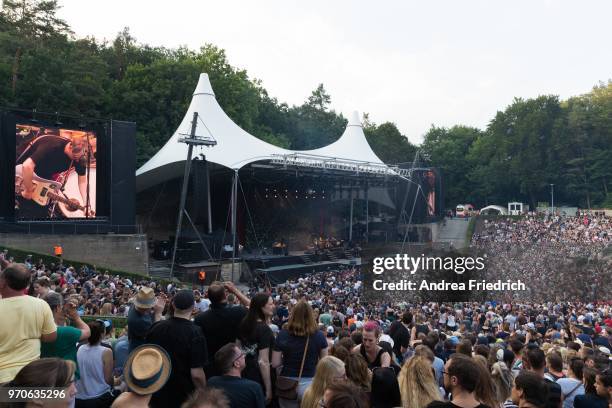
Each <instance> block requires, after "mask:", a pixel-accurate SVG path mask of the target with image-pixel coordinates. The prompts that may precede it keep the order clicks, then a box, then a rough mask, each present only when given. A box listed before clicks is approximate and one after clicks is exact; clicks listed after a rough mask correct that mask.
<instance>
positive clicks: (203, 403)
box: [181, 388, 230, 408]
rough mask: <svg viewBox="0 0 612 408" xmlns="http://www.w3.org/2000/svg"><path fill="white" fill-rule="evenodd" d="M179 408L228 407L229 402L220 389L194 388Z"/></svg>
mask: <svg viewBox="0 0 612 408" xmlns="http://www.w3.org/2000/svg"><path fill="white" fill-rule="evenodd" d="M181 408H230V402H229V400H228V399H227V397H226V396H225V394H224V393H223V391H221V390H220V389H217V388H206V389H204V390H196V391H195V392H194V393H193V394H192V395H191V396H190V397H189V399H188V400H187V401H185V402H184V403H183V405H181Z"/></svg>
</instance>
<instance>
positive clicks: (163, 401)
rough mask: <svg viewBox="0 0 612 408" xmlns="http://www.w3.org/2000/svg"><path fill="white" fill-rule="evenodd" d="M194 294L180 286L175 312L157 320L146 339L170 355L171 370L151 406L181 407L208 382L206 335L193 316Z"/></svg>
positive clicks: (153, 398)
mask: <svg viewBox="0 0 612 408" xmlns="http://www.w3.org/2000/svg"><path fill="white" fill-rule="evenodd" d="M193 305H194V298H193V292H192V291H191V290H181V291H179V292H178V293H177V294H176V295H175V296H174V298H173V299H172V306H173V307H174V315H173V316H172V317H170V318H169V319H167V320H162V321H159V322H156V323H154V324H153V326H151V329H150V330H149V333H148V334H147V336H146V339H145V340H146V342H147V343H151V344H156V345H158V346H160V347H162V348H163V349H164V350H166V352H168V354H169V355H170V358H171V361H172V372H171V374H170V378H169V379H168V381H167V382H166V384H164V386H163V387H162V388H161V389H159V390H158V391H157V392H155V393H154V394H153V397H152V398H151V407H153V408H155V407H163V408H168V407H177V408H178V407H179V406H180V405H181V404H182V403H183V402H184V401H185V400H186V399H187V398H188V397H189V395H190V394H191V393H192V392H193V391H194V390H195V389H203V388H204V387H205V386H206V376H205V374H204V366H205V365H206V362H207V355H208V353H207V351H206V346H207V345H206V339H205V338H204V335H203V334H202V330H201V329H200V328H199V327H198V326H196V325H195V324H194V323H193V322H192V321H191V320H190V319H191V313H192V311H193Z"/></svg>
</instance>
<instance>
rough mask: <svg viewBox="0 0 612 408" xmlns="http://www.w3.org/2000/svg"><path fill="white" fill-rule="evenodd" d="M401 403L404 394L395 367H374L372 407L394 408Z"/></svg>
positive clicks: (371, 394) (371, 393) (371, 395)
mask: <svg viewBox="0 0 612 408" xmlns="http://www.w3.org/2000/svg"><path fill="white" fill-rule="evenodd" d="M401 405H402V396H401V394H400V389H399V384H398V382H397V376H396V375H395V371H393V368H391V367H376V368H374V370H372V385H371V392H370V406H371V407H372V408H394V407H399V406H401Z"/></svg>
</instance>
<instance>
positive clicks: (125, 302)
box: [0, 217, 612, 408]
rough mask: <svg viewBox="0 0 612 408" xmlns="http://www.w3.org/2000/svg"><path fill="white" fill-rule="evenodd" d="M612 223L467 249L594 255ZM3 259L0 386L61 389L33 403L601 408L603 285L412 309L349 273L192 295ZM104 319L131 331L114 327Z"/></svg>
mask: <svg viewBox="0 0 612 408" xmlns="http://www.w3.org/2000/svg"><path fill="white" fill-rule="evenodd" d="M610 225H611V224H610V219H609V218H605V217H596V218H589V217H586V218H584V217H582V218H576V219H573V218H572V219H537V218H535V217H528V218H526V219H525V220H521V221H511V220H499V221H495V222H490V223H487V224H486V225H485V226H484V228H482V229H480V231H478V235H476V236H475V237H474V240H473V245H475V246H478V247H479V248H480V249H488V250H493V249H495V250H497V251H500V252H502V254H501V257H502V258H503V257H504V256H505V255H504V253H503V251H512V250H513V248H514V247H516V246H521V248H522V249H523V250H524V251H529V250H531V248H536V249H534V250H533V251H534V252H531V254H532V255H533V256H535V255H536V254H537V257H536V258H534V259H538V261H537V262H539V263H542V262H547V261H542V259H545V258H542V256H545V254H543V253H542V252H543V251H544V250H543V248H549V249H550V250H551V251H553V249H554V251H557V250H559V251H561V250H562V248H564V247H571V246H580V245H583V246H584V248H582V249H575V248H574V249H568V250H567V251H574V252H571V253H572V256H574V255H576V256H585V255H586V256H587V257H596V256H598V255H597V254H598V253H599V252H597V251H601V250H603V248H604V247H605V246H606V245H608V244H609V240H610ZM589 245H591V246H592V248H593V249H585V248H586V247H588V246H589ZM551 248H553V249H551ZM538 251H539V252H538ZM585 251H586V252H585ZM590 251H593V252H590ZM553 253H554V252H550V254H551V256H552V254H553ZM513 259H514V260H513V261H512V262H513V264H511V263H508V265H507V268H508V271H509V273H516V274H526V273H530V272H529V271H530V268H532V266H531V264H529V263H526V262H527V259H525V258H516V257H515V258H513ZM10 261H12V260H11V259H10V254H4V255H3V256H1V257H0V267H1V268H2V272H1V274H0V295H1V296H2V299H0V384H2V385H1V386H0V391H2V392H4V394H2V395H5V394H6V393H5V391H6V390H8V389H13V390H16V389H20V388H24V387H54V388H57V389H62V390H64V391H65V393H64V394H63V397H64V399H63V400H61V401H60V400H54V401H52V402H49V401H43V400H41V401H39V402H40V405H39V406H45V404H48V406H64V407H69V406H76V407H77V408H78V407H115V408H122V407H183V408H192V407H198V408H204V407H222V408H224V407H257V408H262V407H266V406H272V407H304V408H315V407H330V408H352V407H356V408H361V407H372V408H379V407H380V408H383V407H415V408H425V407H430V408H436V407H450V408H453V407H460V408H477V407H478V408H486V407H489V408H502V407H504V408H511V407H538V408H539V407H546V408H548V407H556V408H559V407H564V408H571V407H576V408H586V407H589V408H598V407H606V408H609V407H610V406H612V371H611V369H610V366H611V361H612V357H611V354H610V349H611V342H612V303H611V302H610V299H612V297H610V296H608V297H602V296H601V293H607V292H605V291H606V290H610V289H609V288H608V287H606V285H608V286H609V282H610V280H609V279H607V280H603V277H602V275H591V276H584V277H582V278H584V280H589V282H590V283H591V284H597V286H598V288H596V289H597V290H599V291H600V292H591V294H593V295H594V296H593V297H587V296H583V297H582V298H580V299H572V298H571V295H572V293H574V292H571V290H570V288H569V287H568V289H567V290H568V291H567V292H566V293H557V292H549V291H547V290H554V289H552V288H546V284H542V286H541V287H540V286H537V287H536V289H535V290H542V292H541V296H540V298H541V299H545V300H541V301H537V302H536V301H534V300H533V299H534V298H533V297H532V298H531V300H530V301H526V300H525V301H524V300H521V299H520V298H515V299H512V300H511V301H506V302H503V301H502V302H494V301H490V302H462V303H459V302H458V303H449V302H446V303H444V302H412V303H411V302H407V301H393V302H390V301H377V302H370V301H368V300H367V299H366V298H364V297H363V296H362V295H363V276H362V271H361V270H360V268H359V267H346V268H345V269H341V270H333V271H324V272H318V273H312V274H309V275H307V276H304V277H301V278H299V279H296V280H289V281H287V282H285V283H283V284H280V285H276V286H274V287H271V286H269V285H266V286H262V287H257V286H253V287H250V288H248V290H240V289H239V288H238V287H236V286H235V285H234V284H233V283H231V282H214V283H212V284H211V285H209V286H208V287H207V289H206V290H205V291H203V292H201V291H199V290H197V289H194V288H180V287H175V285H173V284H169V285H160V284H159V283H157V282H155V281H153V280H150V279H138V280H131V279H127V278H122V277H119V276H111V275H109V274H107V273H100V272H98V271H96V270H95V269H94V268H88V267H83V268H80V269H79V270H76V269H75V268H72V267H70V266H68V267H66V266H64V265H63V264H62V263H58V264H55V265H44V264H43V263H42V262H34V261H33V260H32V259H31V258H27V259H26V260H25V262H24V263H14V262H10ZM508 262H510V258H508ZM534 262H536V261H534ZM500 265H503V264H500ZM546 267H548V266H546ZM513 268H514V269H513ZM551 273H552V272H551ZM605 273H608V274H609V270H608V271H607V272H605ZM534 277H535V275H534ZM566 278H569V277H566ZM540 279H541V277H540ZM555 279H556V278H555V276H554V273H552V275H551V276H550V277H549V279H548V281H547V282H548V283H547V285H549V286H552V285H556V284H557V281H556V280H555ZM598 279H599V280H598ZM579 280H580V279H576V278H575V277H574V278H571V281H572V282H571V283H572V284H573V285H575V286H578V283H580V284H582V282H577V281H579ZM602 291H604V292H602ZM534 293H535V292H534ZM576 293H577V292H576ZM553 295H554V296H553ZM564 296H566V297H564ZM587 299H592V300H593V301H588V300H587ZM594 299H604V300H603V301H601V300H600V301H595V300H594ZM85 316H87V319H89V321H88V322H87V323H86V322H84V321H83V319H84V318H86V317H85ZM108 316H123V317H125V319H126V320H127V326H126V327H125V328H122V329H121V330H118V329H117V328H115V327H113V321H112V319H109V318H108ZM51 403H53V404H55V405H51ZM2 406H9V407H13V406H36V405H25V403H20V402H0V407H2Z"/></svg>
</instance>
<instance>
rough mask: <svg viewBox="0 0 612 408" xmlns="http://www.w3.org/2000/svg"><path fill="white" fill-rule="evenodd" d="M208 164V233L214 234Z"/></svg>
mask: <svg viewBox="0 0 612 408" xmlns="http://www.w3.org/2000/svg"><path fill="white" fill-rule="evenodd" d="M205 163H206V200H207V204H206V207H207V208H208V233H209V234H212V232H213V226H212V208H210V173H209V171H210V168H209V167H208V161H206V162H205Z"/></svg>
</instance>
